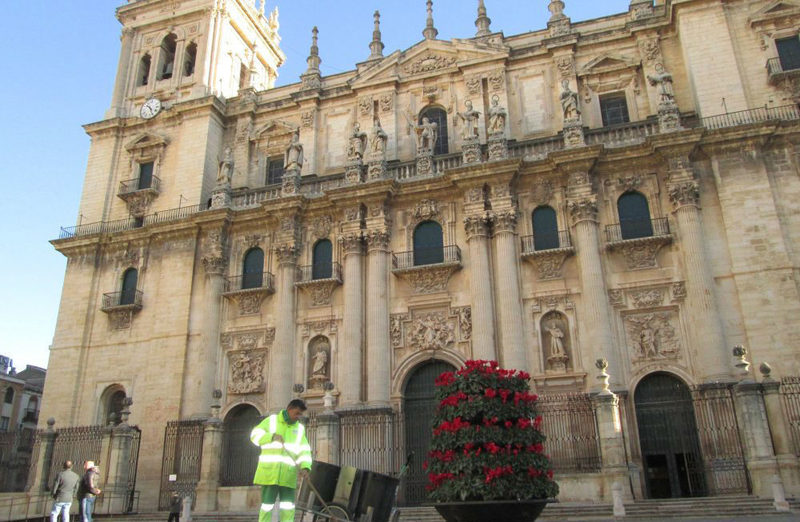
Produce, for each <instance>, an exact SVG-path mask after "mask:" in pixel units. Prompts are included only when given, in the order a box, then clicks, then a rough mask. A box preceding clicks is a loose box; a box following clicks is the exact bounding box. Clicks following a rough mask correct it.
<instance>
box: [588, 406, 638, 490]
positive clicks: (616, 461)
mask: <svg viewBox="0 0 800 522" xmlns="http://www.w3.org/2000/svg"><path fill="white" fill-rule="evenodd" d="M592 406H593V407H594V415H595V419H596V420H597V436H598V438H599V439H600V455H601V458H602V462H601V465H602V472H601V476H602V481H603V491H604V495H605V496H606V501H612V500H613V498H612V496H611V492H612V491H613V488H614V486H615V484H620V485H624V487H623V488H622V491H621V492H619V493H618V495H621V497H622V498H624V499H632V498H633V494H632V493H631V489H630V487H629V486H628V484H629V483H630V481H629V480H628V465H627V462H626V459H625V442H624V439H623V435H622V419H621V418H620V411H619V397H617V396H616V395H615V394H613V393H611V392H609V391H603V392H600V393H598V394H596V395H593V396H592Z"/></svg>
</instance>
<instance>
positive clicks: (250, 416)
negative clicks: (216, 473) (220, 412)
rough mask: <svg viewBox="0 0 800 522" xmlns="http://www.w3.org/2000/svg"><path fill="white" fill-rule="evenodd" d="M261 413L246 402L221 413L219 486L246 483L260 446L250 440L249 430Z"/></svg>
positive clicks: (251, 477)
mask: <svg viewBox="0 0 800 522" xmlns="http://www.w3.org/2000/svg"><path fill="white" fill-rule="evenodd" d="M260 420H261V414H260V413H259V412H258V410H257V409H255V407H253V406H251V405H249V404H240V405H239V406H236V407H235V408H233V409H232V410H231V411H229V412H228V414H227V415H225V420H224V421H223V426H224V428H225V431H224V432H223V435H222V453H221V459H222V461H221V462H220V485H222V486H250V485H252V484H253V475H255V472H256V466H257V465H258V456H259V454H260V452H261V449H260V448H259V447H258V446H255V445H254V444H253V443H252V442H250V431H252V429H253V428H255V427H256V425H257V424H258V423H259V421H260Z"/></svg>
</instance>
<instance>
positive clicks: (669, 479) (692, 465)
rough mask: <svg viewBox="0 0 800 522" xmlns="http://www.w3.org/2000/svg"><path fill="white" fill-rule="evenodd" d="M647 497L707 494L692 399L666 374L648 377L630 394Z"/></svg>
mask: <svg viewBox="0 0 800 522" xmlns="http://www.w3.org/2000/svg"><path fill="white" fill-rule="evenodd" d="M634 403H635V405H636V422H637V424H638V426H639V443H640V445H641V448H642V462H643V464H644V468H645V470H644V471H645V487H646V492H647V496H648V497H649V498H677V497H699V496H704V495H706V493H707V489H706V483H705V478H704V474H703V459H702V455H701V453H700V441H699V439H698V436H697V424H696V422H695V416H694V405H693V403H692V395H691V393H690V392H689V388H688V386H686V384H684V383H683V382H682V381H681V380H680V379H678V378H676V377H674V376H672V375H670V374H668V373H663V372H659V373H653V374H651V375H648V376H647V377H645V378H644V379H642V381H641V382H640V383H639V385H638V386H637V387H636V392H635V394H634Z"/></svg>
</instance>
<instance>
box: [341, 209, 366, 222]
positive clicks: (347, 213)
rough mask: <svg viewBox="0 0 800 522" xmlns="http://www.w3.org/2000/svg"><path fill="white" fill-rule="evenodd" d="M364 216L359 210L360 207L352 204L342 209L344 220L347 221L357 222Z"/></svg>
mask: <svg viewBox="0 0 800 522" xmlns="http://www.w3.org/2000/svg"><path fill="white" fill-rule="evenodd" d="M363 217H364V216H363V215H362V212H361V207H359V206H353V207H347V208H346V209H344V220H345V221H347V222H348V223H357V222H359V221H361V219H362V218H363Z"/></svg>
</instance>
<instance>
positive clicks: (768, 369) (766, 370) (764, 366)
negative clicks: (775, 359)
mask: <svg viewBox="0 0 800 522" xmlns="http://www.w3.org/2000/svg"><path fill="white" fill-rule="evenodd" d="M758 371H760V372H761V375H763V376H764V380H765V381H771V380H772V376H771V374H772V366H770V365H769V363H768V362H766V361H764V362H762V363H761V365H760V366H759V367H758Z"/></svg>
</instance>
